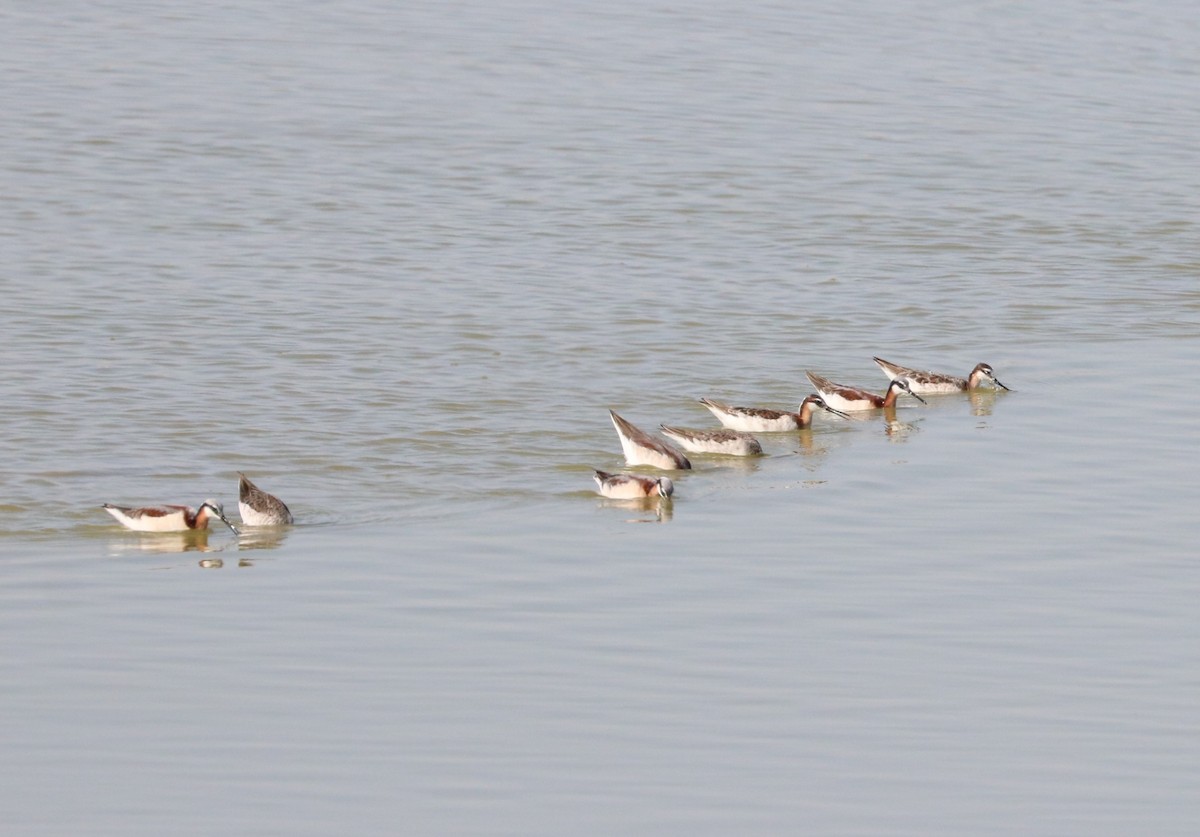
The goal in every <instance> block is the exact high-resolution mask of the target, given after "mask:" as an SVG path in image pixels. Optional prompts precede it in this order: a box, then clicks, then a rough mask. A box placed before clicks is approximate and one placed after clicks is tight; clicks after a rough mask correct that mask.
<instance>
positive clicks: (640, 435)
mask: <svg viewBox="0 0 1200 837" xmlns="http://www.w3.org/2000/svg"><path fill="white" fill-rule="evenodd" d="M608 414H609V416H610V417H611V418H612V423H613V427H615V428H616V429H617V436H618V437H619V438H620V439H621V450H622V451H624V453H625V462H626V463H627V464H629V465H649V466H650V467H652V468H662V469H663V470H664V471H683V470H687V469H689V468H691V467H692V463H691V462H689V461H688V458H687V457H686V456H684V455H683V453H682V452H681V451H679V450H678V449H677V448H676V447H675V446H674V445H672V444H671V443H670V442H664V441H663V440H662V439H656V438H654V437H653V436H651V435H650V434H649V433H647V432H646V431H645V430H642V429H640V428H638V427H635V426H633V425H632V424H630V423H629V422H627V421H626V420H625V419H623V418H621V417H620V416H619V415H617V414H616V413H615V412H614V411H612V410H609V411H608Z"/></svg>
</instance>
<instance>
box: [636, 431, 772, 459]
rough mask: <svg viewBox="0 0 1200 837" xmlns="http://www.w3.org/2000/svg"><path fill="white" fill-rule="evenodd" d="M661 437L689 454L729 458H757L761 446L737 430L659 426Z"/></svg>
mask: <svg viewBox="0 0 1200 837" xmlns="http://www.w3.org/2000/svg"><path fill="white" fill-rule="evenodd" d="M659 427H660V428H661V429H662V432H663V435H664V436H667V437H668V438H670V439H674V440H675V441H676V442H678V443H679V444H680V445H681V446H682V447H683V449H684V450H686V451H688V452H689V453H724V454H728V455H729V456H757V455H759V454H760V453H762V452H763V449H762V445H761V444H759V441H758V439H755V438H754V437H753V436H751V435H750V434H749V433H742V432H741V431H739V430H689V429H688V428H686V427H671V426H670V425H667V424H660V425H659Z"/></svg>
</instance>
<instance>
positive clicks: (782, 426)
mask: <svg viewBox="0 0 1200 837" xmlns="http://www.w3.org/2000/svg"><path fill="white" fill-rule="evenodd" d="M700 403H701V404H703V405H704V406H705V407H707V408H708V409H709V411H710V412H711V413H712V414H713V415H714V416H716V417H717V420H718V421H720V422H721V424H723V425H725V426H726V427H728V428H729V429H731V430H743V431H751V432H755V431H757V432H762V433H781V432H785V431H788V430H804V429H806V428H808V427H811V426H812V420H813V412H814V411H816V410H818V409H820V410H825V411H826V412H829V413H833V414H834V415H835V416H841V417H842V418H849V416H847V415H846V414H845V413H843V412H841V411H840V410H835V409H833V408H832V407H830V406H829V405H828V404H826V403H825V400H824V399H823V398H821V396H819V395H810V396H808V397H807V398H805V399H804V400H803V401H802V402H800V408H799V410H798V411H797V412H795V413H791V412H787V411H785V410H768V409H766V408H763V407H733V406H730V405H729V404H723V403H721V402H720V401H714V400H712V399H711V398H701V399H700Z"/></svg>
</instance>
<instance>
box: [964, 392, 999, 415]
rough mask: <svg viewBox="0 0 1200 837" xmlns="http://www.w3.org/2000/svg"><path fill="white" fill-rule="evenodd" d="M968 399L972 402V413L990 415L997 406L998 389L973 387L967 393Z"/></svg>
mask: <svg viewBox="0 0 1200 837" xmlns="http://www.w3.org/2000/svg"><path fill="white" fill-rule="evenodd" d="M967 399H968V400H969V401H970V402H971V415H973V416H990V415H991V414H992V408H993V407H995V406H996V390H994V389H973V390H970V391H969V392H968V393H967Z"/></svg>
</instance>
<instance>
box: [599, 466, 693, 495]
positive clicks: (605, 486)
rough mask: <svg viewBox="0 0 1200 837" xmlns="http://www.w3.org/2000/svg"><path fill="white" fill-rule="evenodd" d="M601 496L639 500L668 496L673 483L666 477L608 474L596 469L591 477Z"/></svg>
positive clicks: (672, 490)
mask: <svg viewBox="0 0 1200 837" xmlns="http://www.w3.org/2000/svg"><path fill="white" fill-rule="evenodd" d="M592 479H594V480H595V481H596V489H597V490H598V491H599V492H600V495H601V496H603V497H610V498H612V499H614V500H640V499H642V498H643V497H670V496H671V495H672V494H674V493H675V485H674V483H672V482H671V480H670V479H668V478H667V477H643V476H639V475H637V474H609V473H607V472H605V471H596V475H595V476H594V477H592Z"/></svg>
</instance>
